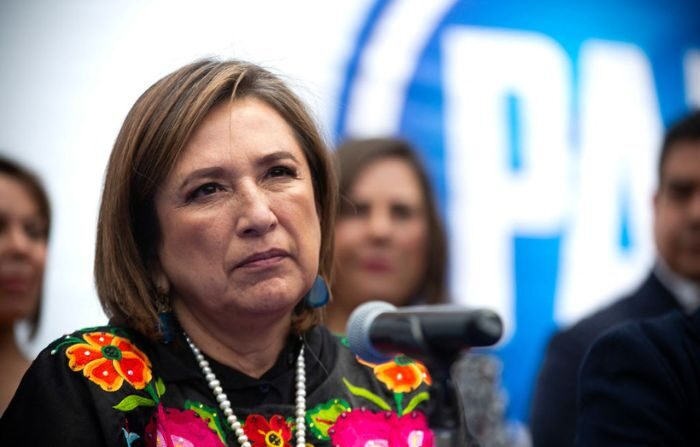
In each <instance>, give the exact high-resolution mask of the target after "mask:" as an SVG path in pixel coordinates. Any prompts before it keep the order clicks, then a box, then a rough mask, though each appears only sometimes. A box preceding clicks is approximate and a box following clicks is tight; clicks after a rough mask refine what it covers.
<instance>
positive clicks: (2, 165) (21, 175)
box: [0, 155, 51, 339]
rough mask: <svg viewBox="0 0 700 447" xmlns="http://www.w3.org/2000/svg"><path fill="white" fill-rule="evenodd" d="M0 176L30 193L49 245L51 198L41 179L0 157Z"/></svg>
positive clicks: (32, 323)
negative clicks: (17, 183)
mask: <svg viewBox="0 0 700 447" xmlns="http://www.w3.org/2000/svg"><path fill="white" fill-rule="evenodd" d="M0 174H4V175H7V176H8V177H12V178H13V179H15V180H16V181H18V182H19V183H21V184H22V185H23V186H24V187H25V188H26V189H27V191H28V192H29V195H31V196H32V198H33V199H34V201H35V202H36V205H37V208H38V209H39V215H40V216H41V218H42V219H44V222H45V224H46V226H45V227H44V242H45V243H48V240H49V231H50V228H51V205H50V203H49V196H48V195H47V194H46V190H45V189H44V186H43V185H42V184H41V181H40V180H39V178H38V177H37V176H36V175H35V174H34V173H33V172H31V171H30V170H29V169H27V168H25V167H23V166H22V165H20V164H19V163H17V162H15V161H13V160H10V159H9V158H6V157H3V156H2V155H0ZM41 301H42V297H41V295H40V296H39V301H38V304H37V306H36V310H35V311H34V314H32V316H31V317H30V318H29V338H30V339H31V338H34V336H35V335H36V332H37V329H38V326H39V318H40V317H41Z"/></svg>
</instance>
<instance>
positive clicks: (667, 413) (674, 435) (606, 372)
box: [576, 310, 700, 447]
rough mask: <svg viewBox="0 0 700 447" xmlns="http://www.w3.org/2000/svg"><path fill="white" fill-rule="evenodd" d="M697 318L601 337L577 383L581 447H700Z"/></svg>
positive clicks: (646, 323)
mask: <svg viewBox="0 0 700 447" xmlns="http://www.w3.org/2000/svg"><path fill="white" fill-rule="evenodd" d="M699 379H700V311H695V313H693V314H691V315H686V314H685V313H683V312H681V311H678V310H676V311H672V312H671V313H669V314H666V315H663V316H661V317H656V318H651V319H645V320H641V321H634V322H630V323H627V324H622V325H620V326H619V327H616V328H613V329H611V330H609V331H608V332H606V333H605V334H604V335H603V336H601V337H600V338H599V339H598V340H596V342H595V343H594V344H593V346H592V347H591V349H590V351H588V354H587V355H586V357H585V358H584V361H583V365H582V367H581V373H580V377H579V402H580V403H579V413H578V423H577V426H576V445H577V446H581V447H584V446H596V447H613V446H620V445H645V446H659V447H661V446H669V445H672V446H682V445H686V446H697V445H700V429H698V421H699V420H700V380H699Z"/></svg>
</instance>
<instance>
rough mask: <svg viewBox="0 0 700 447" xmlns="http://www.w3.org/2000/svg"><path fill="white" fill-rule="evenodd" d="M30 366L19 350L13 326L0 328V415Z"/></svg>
mask: <svg viewBox="0 0 700 447" xmlns="http://www.w3.org/2000/svg"><path fill="white" fill-rule="evenodd" d="M30 364H31V362H30V361H29V359H27V357H25V356H24V354H23V353H22V351H21V350H20V349H19V346H18V344H17V340H16V339H15V330H14V325H13V324H10V325H8V326H2V327H0V414H2V413H3V412H4V411H5V408H6V407H7V405H8V404H9V403H10V400H11V399H12V396H14V394H15V390H17V386H18V385H19V382H20V380H22V376H23V375H24V373H25V372H26V371H27V368H29V365H30Z"/></svg>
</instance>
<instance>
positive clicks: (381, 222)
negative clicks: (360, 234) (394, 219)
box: [368, 209, 391, 238]
mask: <svg viewBox="0 0 700 447" xmlns="http://www.w3.org/2000/svg"><path fill="white" fill-rule="evenodd" d="M368 225H369V232H370V235H371V236H373V237H375V238H384V237H387V236H388V235H389V234H391V218H390V216H389V213H388V212H386V211H384V210H378V209H374V210H372V212H371V213H370V215H369V219H368Z"/></svg>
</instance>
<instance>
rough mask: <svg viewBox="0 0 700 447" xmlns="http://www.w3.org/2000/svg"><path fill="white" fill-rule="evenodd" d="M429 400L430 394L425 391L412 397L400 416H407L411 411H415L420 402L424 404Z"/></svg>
mask: <svg viewBox="0 0 700 447" xmlns="http://www.w3.org/2000/svg"><path fill="white" fill-rule="evenodd" d="M428 399H430V394H429V393H428V392H427V391H423V392H422V393H418V394H416V395H415V396H413V399H411V401H410V402H409V403H408V405H406V408H405V409H404V410H403V412H402V413H401V416H403V415H404V414H408V413H410V412H411V411H413V410H415V408H416V407H417V406H418V404H420V403H421V402H424V401H426V400H428Z"/></svg>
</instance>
